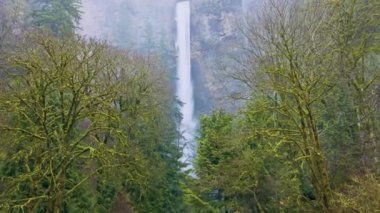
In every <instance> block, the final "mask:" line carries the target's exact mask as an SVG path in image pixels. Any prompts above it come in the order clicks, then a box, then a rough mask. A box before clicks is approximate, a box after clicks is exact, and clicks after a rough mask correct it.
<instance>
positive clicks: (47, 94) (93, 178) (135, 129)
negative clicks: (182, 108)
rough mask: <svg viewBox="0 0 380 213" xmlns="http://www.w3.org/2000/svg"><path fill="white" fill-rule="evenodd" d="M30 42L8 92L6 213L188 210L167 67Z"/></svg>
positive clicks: (85, 46) (52, 41)
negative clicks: (184, 206)
mask: <svg viewBox="0 0 380 213" xmlns="http://www.w3.org/2000/svg"><path fill="white" fill-rule="evenodd" d="M24 41H25V43H22V44H20V49H15V50H14V51H13V53H12V54H10V55H9V57H8V58H9V59H8V61H9V64H8V67H9V69H8V70H9V72H7V73H6V74H7V75H6V77H7V78H6V79H5V81H7V84H6V85H4V87H3V88H2V90H3V92H4V93H3V95H2V96H1V108H0V109H1V116H2V118H3V119H2V123H1V125H0V127H1V129H0V130H1V133H2V135H3V137H2V138H1V139H0V142H1V144H2V146H1V158H2V159H4V161H3V162H2V164H1V172H0V174H1V185H0V187H1V188H2V189H3V190H2V193H1V196H0V202H1V204H2V205H3V206H8V207H10V208H11V209H13V210H20V211H48V212H54V211H64V212H83V211H89V210H93V211H98V210H99V211H103V212H104V211H108V210H110V209H113V208H117V207H120V206H121V207H120V208H130V209H136V210H137V211H149V212H163V211H165V212H177V211H178V209H181V208H182V189H181V188H180V183H179V181H180V179H181V174H180V173H179V171H180V168H181V165H180V163H179V162H178V159H179V158H180V152H179V150H178V148H177V147H176V146H175V144H174V141H175V139H176V137H177V131H176V121H175V116H174V115H173V114H174V113H175V112H172V111H170V110H171V109H172V107H171V106H172V103H173V102H174V101H173V100H172V97H171V96H170V95H169V91H168V88H167V83H166V81H167V80H166V74H165V73H164V72H163V71H161V70H162V69H161V68H160V67H159V66H158V65H157V64H158V63H155V62H154V61H153V60H151V59H146V58H144V57H141V56H139V55H133V54H127V53H125V52H122V51H115V50H113V49H111V48H110V47H109V46H107V45H106V44H104V43H99V42H96V41H93V40H90V41H86V40H84V39H82V38H80V37H77V36H75V37H68V38H56V37H53V36H51V35H49V34H46V33H43V34H40V33H36V34H34V33H33V34H31V35H30V36H29V37H27V38H25V40H24ZM21 48H22V49H21ZM153 72H154V74H153ZM110 183H112V184H110ZM126 205H127V206H126Z"/></svg>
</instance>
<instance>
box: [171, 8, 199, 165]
mask: <svg viewBox="0 0 380 213" xmlns="http://www.w3.org/2000/svg"><path fill="white" fill-rule="evenodd" d="M176 14H177V18H176V20H177V43H176V46H177V55H178V59H177V78H178V80H177V95H178V98H179V100H180V101H181V102H182V103H183V106H182V107H181V113H182V116H183V119H182V122H181V126H180V130H181V132H182V133H183V136H184V139H182V140H181V145H182V146H183V157H182V159H181V161H182V162H185V163H189V164H190V167H191V160H192V159H193V155H194V146H195V145H194V132H195V127H196V122H195V120H194V98H193V84H192V81H191V59H190V2H189V1H181V2H178V3H177V7H176Z"/></svg>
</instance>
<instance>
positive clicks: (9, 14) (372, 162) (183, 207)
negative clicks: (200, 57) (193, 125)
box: [0, 0, 380, 213]
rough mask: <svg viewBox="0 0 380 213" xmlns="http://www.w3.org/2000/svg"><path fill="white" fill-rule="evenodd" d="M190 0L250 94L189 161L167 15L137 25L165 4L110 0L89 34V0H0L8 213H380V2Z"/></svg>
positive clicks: (220, 118)
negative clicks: (218, 29) (230, 50)
mask: <svg viewBox="0 0 380 213" xmlns="http://www.w3.org/2000/svg"><path fill="white" fill-rule="evenodd" d="M96 2H97V4H100V3H99V2H100V1H96ZM194 2H196V3H197V5H198V6H199V5H200V6H199V7H197V10H198V11H201V12H202V13H204V12H205V11H206V13H207V14H209V15H208V16H206V15H204V14H203V15H204V16H199V17H201V18H199V20H197V23H198V22H199V23H202V20H201V19H202V18H207V17H208V18H210V17H211V18H210V20H212V22H211V23H212V25H215V26H224V27H225V28H226V29H227V31H228V32H231V34H228V35H225V34H221V33H219V34H218V33H213V32H211V31H212V30H213V29H211V28H210V29H209V30H210V32H209V34H210V37H209V38H204V40H202V39H201V42H200V45H203V46H202V47H195V48H194V49H200V50H202V48H204V47H208V48H211V47H217V48H216V49H217V50H218V51H220V55H221V56H222V55H223V59H225V53H224V52H223V47H224V46H222V45H220V46H218V45H219V43H217V42H216V40H217V39H218V38H221V39H220V41H218V42H221V41H228V42H229V45H231V46H234V47H235V46H239V50H238V51H235V53H236V54H234V55H233V56H231V57H230V59H229V60H225V61H224V62H225V64H222V65H223V66H220V67H223V69H220V71H219V75H220V76H215V78H223V80H224V81H225V82H233V83H231V84H226V85H234V87H235V88H234V90H233V91H234V93H233V94H225V96H226V97H232V99H230V101H231V103H232V102H236V101H238V102H239V103H241V104H240V105H239V108H238V109H237V110H231V107H229V106H227V105H226V106H223V105H218V106H217V107H216V108H215V109H213V112H212V113H210V114H207V115H201V116H200V117H199V127H198V131H197V132H198V134H197V137H196V142H197V150H195V151H196V157H195V159H194V162H193V167H191V169H190V170H188V169H186V168H189V167H187V165H186V164H185V163H183V162H181V160H180V159H181V156H182V154H183V153H182V151H183V150H182V146H181V144H180V142H179V141H181V139H182V137H183V135H182V132H181V131H180V129H179V126H180V122H181V119H182V115H181V113H180V110H179V109H180V107H181V106H182V105H183V104H186V103H180V101H178V97H176V96H175V91H174V89H173V81H175V78H176V75H175V73H174V71H173V70H175V66H176V61H175V60H176V53H175V51H174V50H173V46H174V44H173V45H171V44H169V43H170V42H171V41H173V39H172V37H174V36H173V35H167V33H168V32H170V30H171V29H170V24H164V23H161V22H159V23H158V25H159V26H158V25H157V26H151V25H154V24H155V23H153V22H151V21H152V20H153V19H148V18H147V20H146V21H147V24H146V25H144V27H143V28H141V29H138V33H140V34H139V35H140V36H137V37H138V42H137V46H136V47H133V41H134V40H135V39H136V34H134V32H133V31H132V30H133V29H134V30H136V29H137V27H136V26H131V27H130V28H128V25H133V23H134V21H135V20H136V17H134V16H133V15H134V14H135V13H139V11H140V10H142V9H141V8H139V9H136V7H138V6H141V7H152V8H154V7H156V6H157V7H159V6H162V7H164V6H163V5H158V3H157V2H156V3H154V4H149V2H148V1H143V2H142V3H141V5H139V3H138V2H137V1H128V0H126V1H122V0H120V1H116V0H115V1H112V2H110V3H109V4H107V5H108V6H107V8H106V10H107V11H109V12H108V13H110V15H109V16H107V19H106V21H107V22H109V23H111V22H115V24H109V25H107V26H106V27H107V29H105V31H107V33H111V34H112V36H110V37H107V36H104V37H102V36H99V37H97V38H90V37H88V36H87V37H86V36H83V35H81V33H80V32H81V29H80V23H81V20H82V23H84V22H83V18H84V19H85V23H86V25H91V17H92V16H91V15H90V16H89V15H88V13H86V14H85V15H83V13H84V11H82V9H83V7H82V4H87V3H88V1H83V2H82V1H79V0H0V90H1V92H0V135H1V137H0V212H165V213H166V212H194V213H195V212H231V213H232V212H236V213H237V212H247V213H249V212H377V211H379V210H380V202H379V200H380V170H379V168H380V142H379V141H380V126H379V125H380V112H379V109H380V103H379V100H380V22H379V20H380V1H378V0H303V1H298V0H265V1H254V0H250V1H239V2H237V3H235V2H234V1H230V0H225V1H213V0H198V2H197V1H196V0H194ZM171 3H173V4H175V1H172V2H171ZM166 4H168V5H169V4H170V3H168V2H166ZM194 4H195V3H194ZM112 5H114V6H115V5H119V6H120V5H122V6H123V7H120V8H121V9H125V11H126V12H125V13H121V9H120V8H116V9H117V11H118V12H117V13H120V14H117V13H115V14H111V13H112V8H113V6H112ZM238 7H245V8H244V9H243V10H241V11H245V12H246V14H244V15H243V14H241V16H239V17H243V16H244V17H245V18H244V19H241V21H240V22H238V23H234V24H232V22H231V21H226V20H231V19H230V17H231V16H233V15H234V14H235V13H236V11H239V10H238V9H237V8H238ZM252 7H257V8H259V9H257V8H256V10H254V12H253V10H252V11H251V9H252ZM170 8H174V6H171V7H170ZM225 8H230V10H227V9H225ZM231 8H233V9H231ZM116 9H115V10H116ZM214 10H218V11H220V12H218V13H216V12H215V11H214ZM123 11H124V10H123ZM231 11H232V12H231ZM86 12H88V11H86ZM213 14H214V15H215V14H218V15H220V17H219V16H216V15H215V17H217V18H215V17H214V16H213ZM145 15H146V14H145ZM170 15H173V20H174V18H175V17H174V12H173V14H165V15H160V14H158V13H157V14H154V15H153V16H152V17H166V18H167V19H169V18H170ZM82 16H84V17H82ZM89 17H90V18H89ZM120 17H123V19H121V18H120ZM218 17H219V18H218ZM124 19H125V20H124ZM165 20H166V19H165ZM218 20H219V21H220V23H218ZM205 22H206V21H205ZM160 24H162V26H161V25H160ZM233 25H236V26H238V27H237V28H238V29H239V30H238V31H233V32H232V30H233V29H232V28H231V26H233ZM95 29H96V30H95V31H98V30H99V31H101V30H102V29H101V28H95ZM128 29H129V30H128ZM131 29H132V30H131ZM95 31H94V32H95ZM105 31H104V32H105ZM104 32H99V35H103V33H104ZM135 33H136V32H135ZM202 33H204V32H199V35H203V34H202ZM212 33H213V34H212ZM129 36H130V37H129ZM235 37H236V38H238V39H235V40H234V38H235ZM100 38H103V39H107V38H109V39H110V40H108V41H103V40H99V39H100ZM157 41H159V42H157ZM218 51H211V50H210V51H203V52H201V51H200V53H198V52H197V53H196V54H204V53H205V52H206V53H207V52H208V53H210V54H214V55H213V56H212V58H217V56H218V55H219V53H218ZM226 51H227V50H226ZM215 54H216V55H215ZM210 58H211V57H210ZM207 77H209V76H207ZM212 92H215V93H218V92H220V93H221V91H219V90H218V89H215V91H212ZM196 95H197V94H196ZM218 95H220V94H218Z"/></svg>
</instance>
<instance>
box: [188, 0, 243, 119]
mask: <svg viewBox="0 0 380 213" xmlns="http://www.w3.org/2000/svg"><path fill="white" fill-rule="evenodd" d="M242 17H243V0H194V1H192V16H191V18H192V19H191V21H192V24H191V28H192V39H191V41H192V64H193V69H192V71H193V76H194V78H193V80H194V84H195V87H194V88H195V94H197V95H196V97H195V105H196V111H197V113H198V114H199V113H208V112H209V111H210V110H211V109H212V108H214V107H215V106H216V107H223V108H230V106H226V104H225V97H226V94H225V93H227V92H228V91H227V88H226V83H225V82H226V81H227V79H226V78H225V76H224V75H223V73H224V68H225V67H226V66H229V63H230V62H231V61H232V58H233V57H234V56H235V55H236V54H237V52H238V51H239V49H240V44H241V43H242V42H241V41H242V38H241V35H240V30H239V26H240V24H239V22H240V20H241V18H242Z"/></svg>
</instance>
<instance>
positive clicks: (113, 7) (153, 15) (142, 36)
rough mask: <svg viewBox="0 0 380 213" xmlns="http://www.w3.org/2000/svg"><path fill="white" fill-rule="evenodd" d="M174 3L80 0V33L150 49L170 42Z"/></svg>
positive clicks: (151, 0) (125, 45)
mask: <svg viewBox="0 0 380 213" xmlns="http://www.w3.org/2000/svg"><path fill="white" fill-rule="evenodd" d="M175 4H176V0H160V1H156V0H107V1H105V0H83V1H82V12H83V14H82V20H81V23H80V26H81V29H80V33H81V34H83V35H86V36H89V37H96V38H98V39H104V40H108V41H110V42H111V43H112V44H114V45H116V46H119V47H128V48H136V49H143V50H145V51H150V49H154V48H155V47H156V46H159V45H161V46H162V45H164V44H162V43H163V42H164V43H165V45H168V44H167V43H170V42H172V41H173V37H174V35H175V28H174V27H175V20H174V17H175ZM160 42H161V44H160ZM173 43H174V42H173ZM172 45H174V44H172Z"/></svg>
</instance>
